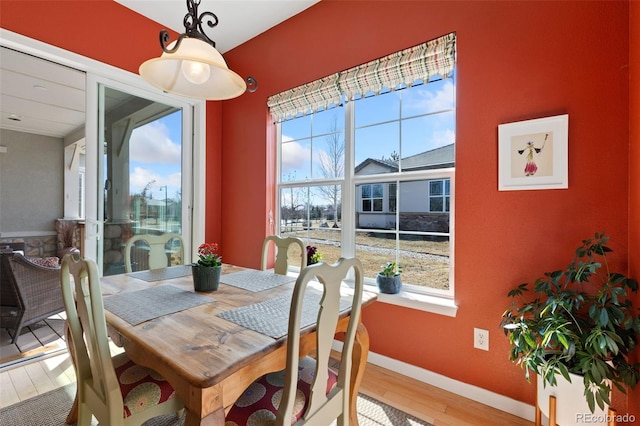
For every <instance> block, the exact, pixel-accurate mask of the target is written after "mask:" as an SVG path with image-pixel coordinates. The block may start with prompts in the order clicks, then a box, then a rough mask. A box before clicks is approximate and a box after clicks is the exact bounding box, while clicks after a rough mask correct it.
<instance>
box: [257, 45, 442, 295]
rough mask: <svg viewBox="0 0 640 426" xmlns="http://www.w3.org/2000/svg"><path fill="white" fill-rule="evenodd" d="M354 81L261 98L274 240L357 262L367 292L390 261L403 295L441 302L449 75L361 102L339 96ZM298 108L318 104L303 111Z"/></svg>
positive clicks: (362, 96) (340, 77)
mask: <svg viewBox="0 0 640 426" xmlns="http://www.w3.org/2000/svg"><path fill="white" fill-rule="evenodd" d="M453 39H454V40H455V37H454V38H453ZM379 61H380V62H382V59H381V60H379ZM362 67H365V66H361V67H360V68H362ZM452 67H453V65H452ZM373 68H376V69H378V68H379V66H378V65H376V67H373ZM345 75H346V77H345ZM354 75H361V73H353V74H352V73H351V71H350V70H348V71H345V72H342V73H338V74H336V75H334V76H331V77H327V78H325V79H323V80H319V81H318V82H314V83H310V84H308V85H305V86H304V87H302V88H296V89H292V90H291V91H290V92H291V93H289V94H288V95H287V94H280V95H277V96H276V97H273V98H270V101H269V102H270V105H269V106H270V108H271V112H272V115H273V116H274V118H276V120H278V123H277V126H276V128H277V129H278V135H277V137H278V141H279V144H278V158H279V162H278V167H279V173H278V176H279V182H278V188H279V191H278V196H279V203H280V212H279V216H280V217H279V222H278V223H279V229H277V230H276V231H277V232H279V233H280V234H283V235H295V236H299V237H301V238H303V239H304V240H305V241H306V242H307V244H308V245H314V246H316V247H318V250H319V251H320V252H321V253H322V254H323V260H324V261H327V262H333V261H335V260H337V259H338V258H339V257H340V256H351V255H356V256H357V257H358V258H359V259H360V260H361V261H362V263H363V266H364V270H365V277H366V278H368V279H370V281H369V282H370V283H373V281H374V278H375V276H376V274H377V272H378V271H379V269H380V265H382V264H384V263H386V262H388V261H397V262H399V263H400V264H401V265H402V266H403V285H404V290H405V291H411V292H415V293H426V294H435V295H440V296H447V297H450V296H452V295H453V285H452V282H451V280H450V275H451V274H450V264H451V262H450V260H451V257H452V250H451V244H450V242H451V239H452V237H453V234H452V229H453V227H452V226H451V225H452V223H451V221H452V219H453V215H452V214H451V213H452V210H453V205H452V199H451V194H452V193H453V179H452V178H453V176H454V173H455V79H454V76H453V69H452V68H451V69H450V70H449V71H447V72H446V73H445V74H444V75H445V77H443V76H442V75H437V76H428V77H426V78H423V79H416V80H414V81H413V82H412V83H411V84H407V83H399V84H396V85H393V86H392V88H391V89H389V88H387V89H384V88H382V89H376V90H367V91H366V92H365V93H359V92H357V91H356V92H352V91H351V90H352V88H353V85H354V84H355V83H354V82H353V81H348V82H347V83H346V85H345V87H347V88H346V89H344V88H342V83H343V81H344V80H345V79H346V80H349V78H352V77H353V76H354ZM354 78H355V77H354ZM336 82H338V83H336ZM325 83H326V84H325ZM350 85H351V86H350ZM336 86H339V87H341V88H342V95H340V96H338V97H337V98H336V94H335V88H336ZM354 90H355V89H354ZM287 96H289V97H288V98H287ZM276 98H277V100H278V101H282V105H280V104H278V106H276V105H275V103H276ZM285 98H286V99H287V101H286V102H285V101H283V100H282V99H285ZM307 98H313V99H323V100H324V101H323V102H321V103H320V104H319V105H315V106H313V107H308V106H304V105H303V104H304V102H306V101H308V100H309V99H307ZM336 99H337V100H336ZM294 104H295V105H296V107H295V108H294V109H292V110H284V109H283V110H279V109H278V108H279V107H282V108H285V107H289V106H291V105H294ZM283 105H284V106H283ZM301 105H303V106H301ZM309 110H311V111H312V112H310V111H309ZM291 116H293V118H289V117H291ZM345 123H353V124H352V125H349V126H346V125H345ZM293 255H295V254H290V256H293Z"/></svg>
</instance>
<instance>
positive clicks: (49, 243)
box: [0, 235, 58, 257]
mask: <svg viewBox="0 0 640 426" xmlns="http://www.w3.org/2000/svg"><path fill="white" fill-rule="evenodd" d="M2 243H5V244H6V243H24V255H25V256H29V257H55V256H57V255H58V237H57V236H55V235H44V236H41V237H15V238H0V246H1V245H2Z"/></svg>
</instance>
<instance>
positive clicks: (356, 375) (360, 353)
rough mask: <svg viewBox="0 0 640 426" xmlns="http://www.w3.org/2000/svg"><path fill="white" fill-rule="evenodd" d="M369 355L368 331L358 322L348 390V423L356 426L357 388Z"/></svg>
mask: <svg viewBox="0 0 640 426" xmlns="http://www.w3.org/2000/svg"><path fill="white" fill-rule="evenodd" d="M368 355H369V332H368V331H367V328H366V327H365V326H364V324H362V323H360V324H359V325H358V329H357V331H356V340H355V343H354V345H353V354H352V357H351V362H352V365H351V390H350V391H349V393H350V395H349V404H350V411H351V412H350V413H349V418H350V420H349V424H351V425H354V426H358V390H359V389H360V383H362V378H363V376H364V369H365V367H366V366H367V356H368Z"/></svg>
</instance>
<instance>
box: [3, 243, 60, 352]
mask: <svg viewBox="0 0 640 426" xmlns="http://www.w3.org/2000/svg"><path fill="white" fill-rule="evenodd" d="M0 258H1V259H0V290H1V291H0V327H2V328H6V329H8V330H9V332H10V333H12V335H13V339H12V341H11V343H13V344H15V343H16V342H17V341H18V337H20V332H21V331H22V329H23V328H24V327H26V326H28V325H31V324H35V323H37V322H38V321H42V320H43V319H45V318H47V317H49V316H51V315H54V314H57V313H59V312H62V311H64V304H63V302H62V291H61V289H60V267H59V266H57V267H49V266H41V265H38V264H36V263H34V262H31V261H30V260H29V258H27V257H24V256H23V255H21V254H19V253H1V254H0Z"/></svg>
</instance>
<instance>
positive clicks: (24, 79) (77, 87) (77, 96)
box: [0, 0, 319, 138]
mask: <svg viewBox="0 0 640 426" xmlns="http://www.w3.org/2000/svg"><path fill="white" fill-rule="evenodd" d="M115 1H116V2H118V3H120V4H122V5H123V6H125V7H127V8H129V9H131V10H133V11H135V12H137V13H139V14H141V15H144V16H146V17H148V18H150V19H152V20H154V21H156V22H158V23H160V24H161V25H163V26H165V27H166V28H168V29H171V30H174V31H175V32H177V33H182V32H184V24H183V18H184V16H185V14H186V13H187V7H186V2H185V1H184V0H115ZM318 1H319V0H295V1H294V0H225V1H215V0H202V1H201V4H200V6H199V7H198V12H199V13H200V14H201V13H202V12H207V11H210V12H213V13H215V14H216V16H217V17H218V20H219V23H218V25H217V26H216V27H215V28H212V29H210V30H208V32H207V35H208V36H209V37H210V38H211V39H212V40H214V41H215V42H216V48H217V49H218V50H219V51H220V52H221V53H225V52H227V51H229V50H231V49H233V48H234V47H236V46H238V45H240V44H242V43H244V42H245V41H247V40H250V39H252V38H253V37H255V36H257V35H258V34H260V33H262V32H264V31H266V30H268V29H269V28H271V27H273V26H275V25H277V24H279V23H280V22H282V21H284V20H286V19H288V18H290V17H291V16H293V15H296V14H297V13H299V12H301V11H303V10H304V9H306V8H308V7H310V6H312V5H313V4H315V3H317V2H318ZM205 28H206V25H205ZM153 36H154V37H157V35H153ZM84 88H85V83H84V73H83V72H80V71H77V70H74V69H71V68H68V67H66V66H62V65H59V64H54V63H52V62H49V61H46V60H42V59H39V58H35V57H33V56H29V55H25V54H22V53H19V52H16V51H14V50H11V49H7V48H4V47H3V48H2V49H0V118H1V120H0V128H1V129H10V130H16V131H20V132H26V133H34V134H39V135H46V136H53V137H58V138H63V137H65V136H67V135H68V134H70V133H72V132H74V131H75V130H77V129H79V128H81V127H82V126H84V122H85V105H84V103H85V95H84Z"/></svg>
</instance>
